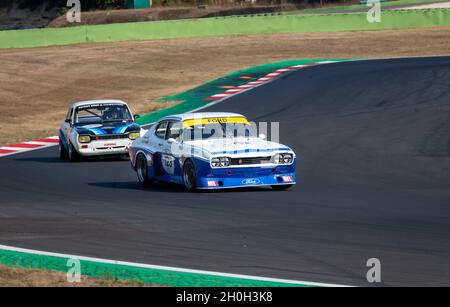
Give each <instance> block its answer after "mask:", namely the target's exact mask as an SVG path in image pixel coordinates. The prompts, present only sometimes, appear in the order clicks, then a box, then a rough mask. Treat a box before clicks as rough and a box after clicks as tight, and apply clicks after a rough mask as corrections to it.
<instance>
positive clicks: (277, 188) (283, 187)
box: [272, 184, 292, 191]
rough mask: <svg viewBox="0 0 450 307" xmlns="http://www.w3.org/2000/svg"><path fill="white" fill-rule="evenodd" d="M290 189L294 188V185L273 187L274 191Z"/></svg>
mask: <svg viewBox="0 0 450 307" xmlns="http://www.w3.org/2000/svg"><path fill="white" fill-rule="evenodd" d="M290 188H292V184H279V185H273V186H272V189H273V190H275V191H285V190H287V189H290Z"/></svg>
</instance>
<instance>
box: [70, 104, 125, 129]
mask: <svg viewBox="0 0 450 307" xmlns="http://www.w3.org/2000/svg"><path fill="white" fill-rule="evenodd" d="M129 120H132V117H131V114H130V111H129V110H128V107H127V106H126V105H119V104H95V105H87V106H81V107H78V108H77V109H76V113H75V124H98V123H103V122H114V121H129Z"/></svg>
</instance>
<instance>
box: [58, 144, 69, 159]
mask: <svg viewBox="0 0 450 307" xmlns="http://www.w3.org/2000/svg"><path fill="white" fill-rule="evenodd" d="M59 158H60V159H61V160H67V159H68V158H69V153H68V152H67V149H66V147H64V144H63V143H62V141H61V140H59Z"/></svg>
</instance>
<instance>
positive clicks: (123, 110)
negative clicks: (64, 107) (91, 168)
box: [59, 100, 141, 161]
mask: <svg viewBox="0 0 450 307" xmlns="http://www.w3.org/2000/svg"><path fill="white" fill-rule="evenodd" d="M137 117H138V116H133V115H132V113H131V111H130V109H129V108H128V105H127V104H126V103H125V102H123V101H120V100H92V101H82V102H77V103H74V104H73V105H71V106H70V107H69V111H68V113H67V117H66V120H65V121H64V123H63V124H62V126H61V129H60V131H59V152H60V157H61V159H63V160H66V159H69V160H70V161H76V160H78V159H80V158H81V157H88V156H103V155H126V156H128V148H129V147H130V145H131V142H132V141H133V140H136V139H137V138H139V137H140V131H141V127H140V126H139V125H138V124H136V123H135V122H134V120H135V118H137Z"/></svg>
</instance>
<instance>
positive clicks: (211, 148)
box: [184, 138, 292, 156]
mask: <svg viewBox="0 0 450 307" xmlns="http://www.w3.org/2000/svg"><path fill="white" fill-rule="evenodd" d="M184 143H185V144H187V145H190V146H194V147H195V148H198V149H202V150H203V151H206V152H208V153H209V155H212V156H215V155H224V154H226V155H237V154H244V155H245V154H249V155H252V156H254V155H255V154H256V153H270V152H275V151H289V152H292V150H291V149H290V148H289V147H287V146H284V145H281V144H279V143H275V142H270V141H266V140H262V139H260V138H236V139H213V140H194V141H187V142H184Z"/></svg>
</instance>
